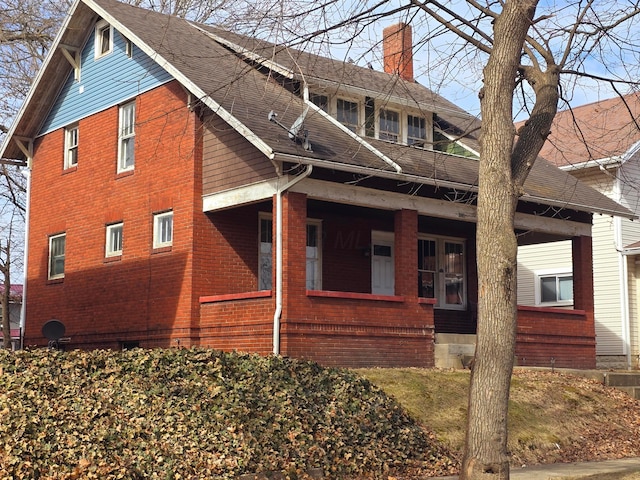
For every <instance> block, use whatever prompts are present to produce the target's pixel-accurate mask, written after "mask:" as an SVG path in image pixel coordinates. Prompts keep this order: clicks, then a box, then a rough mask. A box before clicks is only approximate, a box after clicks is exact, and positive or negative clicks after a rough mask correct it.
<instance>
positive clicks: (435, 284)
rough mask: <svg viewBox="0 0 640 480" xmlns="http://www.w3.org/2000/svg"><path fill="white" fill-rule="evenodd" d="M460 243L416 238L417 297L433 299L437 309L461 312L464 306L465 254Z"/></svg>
mask: <svg viewBox="0 0 640 480" xmlns="http://www.w3.org/2000/svg"><path fill="white" fill-rule="evenodd" d="M464 247H465V242H464V240H462V239H456V238H447V237H438V236H422V235H421V236H420V237H419V238H418V295H419V296H420V297H424V298H434V299H436V306H437V307H439V308H448V309H454V310H464V309H465V308H466V306H467V280H466V268H465V265H466V258H465V257H466V253H465V248H464Z"/></svg>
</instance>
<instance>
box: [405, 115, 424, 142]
mask: <svg viewBox="0 0 640 480" xmlns="http://www.w3.org/2000/svg"><path fill="white" fill-rule="evenodd" d="M426 141H427V128H426V122H425V119H424V117H416V116H415V115H407V145H415V146H416V147H424V145H425V142H426Z"/></svg>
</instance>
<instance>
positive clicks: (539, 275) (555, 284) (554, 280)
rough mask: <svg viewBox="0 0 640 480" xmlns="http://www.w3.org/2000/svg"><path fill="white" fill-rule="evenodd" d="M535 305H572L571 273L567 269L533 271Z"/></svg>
mask: <svg viewBox="0 0 640 480" xmlns="http://www.w3.org/2000/svg"><path fill="white" fill-rule="evenodd" d="M534 274H535V296H536V305H542V306H549V307H552V306H570V305H573V273H572V272H571V271H567V270H558V269H551V270H538V271H536V272H535V273H534Z"/></svg>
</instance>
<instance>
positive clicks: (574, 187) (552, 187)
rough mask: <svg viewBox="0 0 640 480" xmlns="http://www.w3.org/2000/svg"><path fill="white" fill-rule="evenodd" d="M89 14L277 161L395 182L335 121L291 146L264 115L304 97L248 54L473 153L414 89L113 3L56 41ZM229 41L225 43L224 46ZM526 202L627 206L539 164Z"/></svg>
mask: <svg viewBox="0 0 640 480" xmlns="http://www.w3.org/2000/svg"><path fill="white" fill-rule="evenodd" d="M92 9H95V10H96V11H97V13H98V14H99V15H101V16H104V17H106V18H107V19H109V20H110V21H113V22H114V24H115V26H116V27H117V28H120V29H122V30H124V31H123V32H122V33H124V34H125V35H126V36H127V37H128V38H130V39H131V40H132V41H133V42H134V43H136V44H137V45H139V46H141V47H144V48H145V49H146V51H147V53H148V54H150V55H151V56H152V58H154V60H156V61H158V62H159V63H160V64H161V65H163V66H164V67H165V68H167V69H168V70H169V72H170V73H172V74H173V75H174V76H175V77H176V78H177V79H178V80H179V81H181V82H182V83H183V85H184V86H185V88H187V89H190V90H192V93H197V94H199V95H201V96H202V98H200V100H201V101H203V102H204V103H206V104H207V105H209V107H211V105H212V102H210V101H209V100H211V101H213V102H215V103H216V104H217V105H219V106H220V107H222V108H223V109H224V110H225V111H226V112H228V113H230V114H231V115H232V116H233V117H234V118H235V119H237V121H239V122H240V123H241V124H242V125H243V126H244V127H246V128H247V129H248V130H249V132H251V133H252V134H254V135H255V136H256V137H257V138H259V139H260V141H262V142H264V144H266V145H268V147H269V148H270V149H271V151H272V152H273V153H274V154H275V155H278V154H281V155H286V156H292V158H297V159H298V161H299V162H300V163H304V162H305V159H306V160H307V161H314V162H319V161H321V162H326V165H327V167H328V168H335V169H340V168H341V165H347V166H352V167H359V168H364V169H371V171H372V174H375V173H374V172H376V171H377V172H380V173H381V174H385V175H388V174H392V175H393V174H394V172H395V170H394V168H393V166H392V165H389V164H388V163H387V162H385V161H384V160H383V159H382V158H381V156H380V155H377V154H375V153H373V152H372V151H371V150H370V149H369V148H367V146H366V145H364V144H363V142H362V140H360V141H359V140H357V139H355V138H354V137H353V136H352V135H350V134H349V133H347V132H345V131H344V129H342V128H341V127H340V126H338V125H336V122H335V121H332V120H331V119H328V118H327V117H326V116H323V115H321V114H319V113H318V112H315V111H312V110H311V111H310V112H309V114H308V115H307V117H306V119H305V122H304V126H305V129H306V130H308V132H309V138H310V141H311V145H312V151H307V150H304V149H303V148H302V146H301V145H300V143H299V142H294V141H291V140H290V139H289V138H288V135H287V132H286V131H285V130H284V129H282V128H280V127H278V126H277V125H276V124H275V123H273V122H271V121H269V118H268V116H269V113H270V112H271V111H273V112H276V113H277V115H278V117H277V119H278V121H279V122H281V123H282V124H283V125H292V124H293V122H294V121H295V120H296V119H297V118H298V117H299V116H300V115H301V114H302V113H303V111H304V109H305V104H304V102H303V100H302V99H301V98H300V97H299V96H297V95H295V94H293V93H291V92H290V91H289V90H287V89H286V88H283V86H282V85H281V84H280V83H279V82H281V81H282V80H283V79H284V80H286V78H284V77H280V78H278V76H277V75H266V74H265V69H264V68H263V69H258V68H255V67H256V65H255V63H253V64H252V63H251V62H250V61H247V55H246V52H252V53H253V54H254V55H257V57H256V58H258V57H259V58H260V59H261V60H262V61H271V62H275V63H276V64H277V65H279V66H280V67H282V68H283V69H284V71H285V72H286V71H289V72H290V74H291V78H290V79H289V80H290V81H291V80H296V79H297V80H299V79H301V78H303V77H304V78H305V80H306V81H307V82H308V84H309V85H310V86H311V87H312V88H320V87H322V88H325V89H329V90H330V89H334V91H335V90H336V89H338V88H343V87H346V88H350V89H352V91H353V90H354V89H355V90H357V91H362V92H363V95H365V94H366V95H368V96H372V97H375V98H376V99H384V98H388V99H390V101H396V100H399V101H402V102H404V103H405V105H407V106H411V107H413V108H416V109H420V110H422V111H427V112H435V113H436V114H437V115H438V117H439V118H441V119H443V120H445V121H446V122H448V123H451V124H453V125H456V126H458V127H460V128H461V129H462V130H465V131H470V132H472V133H471V134H470V135H469V136H468V138H466V139H465V140H464V141H465V142H467V144H468V145H469V146H471V147H472V148H474V149H477V148H478V140H477V136H478V135H479V127H480V123H479V121H478V120H477V119H476V118H474V117H473V116H471V115H469V114H467V113H466V112H464V110H462V109H460V108H459V107H457V106H456V105H454V104H453V103H451V102H449V101H447V100H446V99H444V98H442V97H440V96H439V95H436V94H435V93H433V92H432V91H430V90H429V89H427V88H425V87H424V86H422V85H420V84H418V83H415V82H407V81H404V80H401V79H399V78H398V77H397V76H396V75H389V74H387V73H384V72H378V71H374V70H371V69H369V68H364V67H359V66H356V65H353V64H349V63H345V62H343V61H339V60H334V59H330V58H326V57H321V56H317V55H314V54H310V53H305V52H303V51H300V50H296V49H291V48H285V47H284V46H278V45H274V44H270V43H268V42H264V41H260V40H256V39H253V38H250V37H245V36H241V35H237V34H234V33H231V32H226V31H224V30H222V29H219V28H215V27H211V26H206V25H197V26H196V25H193V24H192V23H190V22H188V21H186V20H184V19H180V18H177V17H172V16H168V15H164V14H160V13H157V12H152V11H149V10H144V9H140V8H137V7H133V6H130V5H126V4H122V3H119V2H117V1H115V0H83V1H81V2H80V3H79V4H78V5H77V8H76V11H75V12H74V14H73V16H72V17H71V18H70V20H69V23H68V25H67V27H68V28H67V31H65V32H62V34H61V35H60V37H59V41H60V43H64V44H67V45H78V46H80V45H82V42H83V41H84V38H86V34H87V33H88V31H89V29H90V26H88V25H87V22H88V21H89V19H90V18H91V16H92V14H93V12H92V11H91V10H92ZM79 31H82V32H84V33H85V37H82V36H81V35H79V34H78V32H79ZM216 36H218V37H222V38H224V40H225V42H227V44H226V45H225V42H219V41H216V39H215V38H216ZM74 42H75V43H74ZM229 42H230V43H231V44H232V45H231V48H230V47H229ZM243 49H244V50H243ZM242 52H245V53H244V54H243V53H242ZM56 56H58V57H61V54H60V53H59V52H56V51H54V52H53V53H52V58H51V59H50V61H49V63H48V64H46V65H47V69H50V71H49V72H47V71H45V72H43V74H42V76H41V78H40V79H39V81H38V82H36V86H35V90H34V91H33V92H32V94H31V96H30V99H31V101H32V102H33V103H34V105H29V104H28V105H26V106H25V107H24V109H23V112H22V114H21V117H20V118H19V119H18V123H17V124H16V125H15V130H14V132H13V134H14V135H19V136H24V137H33V136H35V135H36V134H37V127H38V125H37V123H36V122H35V120H34V118H35V117H34V115H36V116H37V115H42V112H44V111H45V109H46V105H43V102H46V101H49V102H52V101H53V98H52V97H53V96H54V95H53V90H52V87H51V85H52V84H55V83H56V82H61V81H62V80H63V79H64V77H63V76H62V75H63V73H62V72H61V71H60V68H59V67H55V68H54V66H56V65H58V64H59V63H60V62H56V61H55V60H56V58H57V57H56ZM61 62H63V64H66V65H67V70H66V72H67V73H68V71H69V69H70V68H71V67H70V66H69V65H68V63H67V62H66V61H64V60H61ZM43 95H44V97H43ZM36 104H37V108H35V106H36ZM213 109H214V111H215V108H213ZM251 133H250V134H249V135H251ZM364 141H365V142H367V143H368V144H369V145H371V146H372V147H374V148H375V149H377V150H378V151H379V152H382V153H383V154H384V155H386V156H387V157H389V158H390V159H391V160H393V161H394V162H396V163H397V164H399V165H400V166H401V168H402V173H403V174H404V175H408V176H412V177H415V178H416V179H419V181H422V182H424V183H428V184H432V185H437V184H438V182H454V183H455V184H459V185H460V188H467V189H471V190H472V189H474V188H475V186H476V185H477V179H478V162H477V160H473V159H468V158H463V157H459V156H454V155H447V154H443V153H440V152H434V151H430V150H423V149H417V148H413V147H408V146H403V145H398V144H393V143H389V142H384V141H378V140H372V139H370V138H366V139H364ZM3 155H4V156H8V157H10V158H18V157H20V156H21V153H20V151H19V150H17V149H16V147H15V146H14V145H13V144H12V143H9V144H7V143H5V145H3ZM523 198H524V199H525V200H527V199H528V200H530V201H534V202H536V203H542V204H549V205H559V206H563V205H567V206H570V207H571V208H574V209H577V210H580V211H594V212H600V213H608V214H611V213H615V212H619V213H620V214H622V215H624V216H629V215H630V212H629V211H627V210H626V209H625V208H624V207H621V206H620V205H618V204H617V203H615V202H613V201H612V200H610V199H609V198H607V197H606V196H604V195H601V194H600V193H598V192H596V191H595V190H593V189H591V188H590V187H587V186H586V185H584V184H582V183H581V182H579V181H578V180H576V179H575V178H574V177H572V176H571V175H569V174H567V173H565V172H562V171H559V170H558V169H556V168H555V167H552V166H551V165H549V164H548V163H547V162H545V161H544V160H540V161H538V162H536V164H535V166H534V168H533V170H532V172H531V174H530V175H529V178H528V179H527V182H526V184H525V195H524V197H523Z"/></svg>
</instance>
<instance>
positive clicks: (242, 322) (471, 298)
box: [199, 191, 595, 368]
mask: <svg viewBox="0 0 640 480" xmlns="http://www.w3.org/2000/svg"><path fill="white" fill-rule="evenodd" d="M275 203H276V202H275V200H274V201H273V202H271V201H266V202H259V203H254V204H252V205H245V206H243V207H239V208H236V209H231V210H224V211H218V212H212V213H209V214H208V216H209V218H210V220H211V222H212V223H213V224H214V225H216V224H217V225H219V226H224V228H218V231H219V233H220V234H221V235H224V239H225V240H226V243H227V250H226V251H222V252H219V253H220V258H219V260H218V261H222V262H225V259H226V260H228V261H229V262H230V264H231V263H233V265H234V268H235V270H236V273H237V274H236V275H234V276H229V277H225V278H224V279H221V280H222V281H221V282H218V283H217V286H218V291H217V293H214V294H212V295H209V294H206V293H205V294H204V295H202V296H201V297H200V304H201V314H200V328H199V338H200V344H201V345H203V346H211V347H216V348H224V349H235V350H244V351H252V352H258V353H261V354H270V353H272V352H274V351H277V352H278V353H280V354H281V355H285V356H291V357H296V358H309V359H313V360H315V361H318V362H320V363H322V364H325V365H339V366H351V367H361V366H373V365H376V366H420V367H432V366H434V365H435V352H434V350H435V345H436V335H437V334H443V333H444V334H446V333H450V334H474V333H475V327H476V323H475V322H476V311H475V310H476V308H475V306H476V305H477V275H476V267H475V223H474V221H473V220H474V219H473V218H471V219H469V221H461V220H454V219H451V218H441V217H437V216H432V215H426V214H424V212H420V208H418V209H407V208H401V209H382V208H372V207H364V206H362V205H353V204H348V205H347V204H338V203H335V202H330V201H327V200H324V199H317V198H310V196H309V195H307V194H305V193H301V192H292V191H290V192H287V193H286V194H284V195H283V196H282V205H281V209H282V210H281V218H282V225H281V227H280V228H281V233H280V234H281V238H280V239H278V238H277V235H278V233H277V231H276V230H277V229H278V227H277V225H275V219H276V218H277V217H276V216H277V214H278V213H277V212H276V208H275ZM239 218H243V219H247V218H248V219H250V221H249V222H247V221H245V222H242V224H240V223H239V222H238V221H237V219H239ZM251 219H253V220H251ZM221 240H222V239H221ZM590 240H591V239H590V237H588V236H584V235H577V236H574V237H573V244H574V272H576V275H575V277H574V278H575V279H576V281H575V283H574V289H575V291H576V294H575V297H576V299H577V300H576V304H575V307H574V309H571V310H569V309H535V308H520V309H519V313H518V317H519V318H518V347H517V352H516V354H517V357H518V359H517V363H518V364H522V365H540V366H548V365H549V364H550V362H552V361H553V362H555V365H556V366H557V367H572V368H593V366H595V333H594V329H593V302H592V300H591V302H590V303H589V301H588V297H589V295H590V292H592V280H590V279H591V274H590V271H591V270H590V268H591V256H590V249H591V241H590ZM279 241H281V242H282V244H281V247H279V248H281V250H280V252H279V253H277V252H276V248H278V247H277V244H278V242H279ZM216 243H217V244H219V245H224V243H225V242H223V241H220V242H216ZM251 244H253V245H254V247H253V248H251V247H250V245H251ZM278 262H281V266H280V267H278ZM278 268H281V272H280V273H278ZM279 275H280V276H281V278H279ZM251 283H253V285H255V287H254V289H253V290H250V289H247V288H246V285H247V284H251ZM278 290H279V291H280V293H279V294H278ZM207 293H208V292H207ZM212 293H213V292H212ZM591 298H592V296H591ZM552 359H553V360H552Z"/></svg>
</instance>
